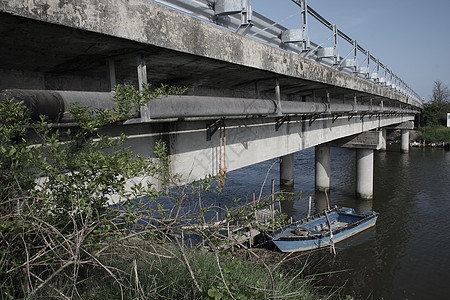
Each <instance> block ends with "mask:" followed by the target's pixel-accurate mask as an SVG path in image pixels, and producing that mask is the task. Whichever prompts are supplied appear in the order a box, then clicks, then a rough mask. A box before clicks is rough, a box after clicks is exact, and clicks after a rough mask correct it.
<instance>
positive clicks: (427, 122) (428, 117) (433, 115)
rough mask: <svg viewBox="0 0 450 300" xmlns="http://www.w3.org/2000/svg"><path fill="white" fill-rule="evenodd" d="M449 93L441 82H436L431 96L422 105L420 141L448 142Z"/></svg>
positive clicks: (449, 136)
mask: <svg viewBox="0 0 450 300" xmlns="http://www.w3.org/2000/svg"><path fill="white" fill-rule="evenodd" d="M449 100H450V91H449V89H448V87H447V86H445V85H444V84H443V83H442V82H441V81H439V80H436V81H435V82H434V86H433V96H432V97H431V98H430V100H429V101H428V102H427V103H424V105H423V110H422V115H421V122H420V125H421V128H420V129H419V131H420V133H421V136H420V138H421V139H422V140H426V141H431V142H450V128H447V127H446V126H447V113H450V102H449Z"/></svg>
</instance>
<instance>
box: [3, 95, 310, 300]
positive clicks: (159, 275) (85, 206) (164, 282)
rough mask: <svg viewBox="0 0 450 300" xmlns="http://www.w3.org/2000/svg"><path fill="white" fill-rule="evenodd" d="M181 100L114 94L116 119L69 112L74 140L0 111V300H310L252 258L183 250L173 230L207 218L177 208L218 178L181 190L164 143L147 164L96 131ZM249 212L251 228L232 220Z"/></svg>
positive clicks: (214, 241) (13, 106)
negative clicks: (154, 105) (151, 106)
mask: <svg viewBox="0 0 450 300" xmlns="http://www.w3.org/2000/svg"><path fill="white" fill-rule="evenodd" d="M181 92H182V90H180V89H176V88H169V87H166V86H162V87H160V88H158V89H156V90H152V89H150V86H145V88H144V90H143V91H136V90H135V89H134V88H133V87H130V86H118V87H117V89H116V94H115V102H116V106H115V108H114V109H92V108H88V107H80V106H77V105H75V106H73V107H71V108H70V110H69V113H70V114H71V115H72V117H73V118H74V119H75V120H76V121H77V123H78V125H79V126H78V127H77V128H75V129H56V128H55V127H54V126H52V124H50V123H48V122H47V120H46V119H45V118H44V117H42V118H41V120H40V121H39V122H37V123H35V124H32V123H30V118H29V116H30V113H29V111H28V110H27V108H26V107H25V106H24V105H23V103H21V102H18V101H15V100H14V99H6V100H4V101H0V244H1V248H0V295H1V298H2V299H18V298H27V299H34V298H53V297H58V298H65V299H67V298H69V299H91V298H93V299H110V298H120V299H124V298H126V299H129V298H139V299H147V298H149V299H152V298H171V299H174V298H175V299H178V298H183V297H184V298H185V299H205V298H211V299H245V298H248V299H251V298H258V299H259V298H271V297H280V298H288V297H292V298H295V299H299V298H300V299H301V298H308V299H310V297H311V292H310V289H309V288H308V287H307V285H306V284H307V282H305V281H302V280H298V279H296V278H295V277H286V274H283V273H282V272H281V271H280V270H279V266H278V264H277V265H276V266H275V267H269V266H267V265H266V264H265V263H264V262H263V261H262V260H261V259H259V258H258V256H257V255H255V254H254V252H251V251H250V250H248V251H249V253H250V254H251V255H250V256H251V257H252V259H251V261H250V262H248V263H247V262H242V261H240V260H236V259H234V258H233V257H231V256H229V255H227V254H226V253H227V251H224V252H218V250H217V249H214V248H210V249H209V250H213V252H207V251H205V250H206V248H202V250H200V249H191V248H187V247H185V246H184V239H183V238H182V236H181V237H180V233H182V232H183V231H182V230H181V226H182V225H186V224H192V220H198V221H199V223H203V222H204V216H205V214H206V212H207V210H208V209H209V207H207V208H204V209H202V210H201V211H200V213H199V212H192V211H186V210H185V209H184V207H186V205H185V203H188V202H193V201H195V202H199V199H200V198H201V197H200V195H201V193H202V192H204V191H212V190H220V188H221V186H220V184H218V182H217V178H216V177H208V178H206V179H205V180H202V181H198V182H195V183H193V184H191V185H187V186H185V185H181V184H180V182H181V180H180V177H179V176H178V175H177V174H172V173H171V172H170V168H169V166H170V161H169V158H168V156H167V153H166V152H167V151H166V146H165V144H164V143H162V142H158V143H157V145H156V147H155V149H154V154H155V157H154V158H144V157H140V156H139V155H136V154H134V153H132V152H131V151H129V150H128V149H127V148H126V144H125V143H126V136H124V135H120V136H111V135H108V134H106V133H104V132H105V131H104V130H102V129H104V128H105V127H106V126H108V125H110V124H111V123H116V122H122V121H124V120H126V119H128V118H130V117H132V116H134V115H135V113H136V112H137V110H138V109H139V107H140V106H141V105H142V104H144V103H146V102H147V101H151V99H153V98H155V97H158V96H160V95H168V94H174V93H175V94H177V93H181ZM136 178H139V179H140V180H139V181H136V180H135V181H130V179H136ZM131 182H135V183H134V184H133V185H131V187H130V186H129V184H130V183H131ZM155 182H159V183H160V185H161V186H162V188H161V189H159V190H157V189H156V188H155V185H154V184H155ZM162 198H164V199H165V201H166V202H167V203H169V204H170V206H167V207H164V205H162V204H161V201H160V200H161V199H162ZM111 201H114V202H115V204H114V205H113V206H108V204H110V202H111ZM246 212H248V214H249V219H250V216H252V215H253V210H252V209H249V210H242V209H241V210H239V211H238V213H239V214H240V218H241V217H242V214H244V213H246ZM227 215H228V217H229V220H230V221H233V217H234V216H233V214H231V211H229V213H228V214H227ZM189 222H190V223H189ZM269 226H270V225H269ZM192 231H194V232H195V233H196V234H197V235H200V236H202V237H203V239H204V240H205V241H206V242H207V245H210V246H211V245H225V246H226V243H229V242H230V238H229V237H224V236H222V235H220V234H219V230H207V229H204V227H202V226H196V227H195V226H194V227H193V228H192ZM224 248H227V247H224ZM294 275H295V276H298V275H299V274H294ZM99 278H101V281H99V280H98V279H99Z"/></svg>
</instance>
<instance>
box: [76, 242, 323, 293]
mask: <svg viewBox="0 0 450 300" xmlns="http://www.w3.org/2000/svg"><path fill="white" fill-rule="evenodd" d="M161 247H164V248H165V249H164V254H162V253H163V252H161V249H162V248H161V249H159V250H158V252H159V255H157V256H156V255H154V254H153V253H155V252H154V251H153V250H152V249H145V248H140V249H139V248H133V249H132V248H128V249H127V250H124V249H123V248H122V249H119V248H118V249H116V251H118V252H116V253H115V254H112V255H111V256H110V257H109V262H110V263H111V264H112V266H114V267H115V268H118V269H123V270H124V274H125V272H126V273H128V274H132V275H131V276H130V277H129V278H128V279H127V280H126V282H127V284H126V285H122V286H120V285H119V284H118V283H117V282H116V281H115V280H114V279H113V278H111V277H110V276H106V277H105V278H106V279H105V280H104V281H99V280H97V278H99V277H102V276H101V274H98V273H97V274H94V275H93V276H92V277H91V278H89V279H88V280H87V281H86V282H85V283H84V284H83V286H84V287H83V288H82V289H81V290H84V292H83V294H82V295H80V296H81V297H82V298H89V299H123V298H124V299H318V298H319V297H318V296H317V295H316V294H315V293H314V291H313V288H312V287H311V285H310V281H308V280H306V279H299V278H297V276H295V275H299V274H295V273H292V271H290V273H286V272H283V271H281V270H278V269H277V270H274V268H271V269H270V270H268V269H267V266H266V267H265V266H263V265H262V264H261V263H260V262H258V259H252V260H243V259H242V258H237V257H234V256H233V255H232V254H231V252H227V253H217V252H216V253H214V252H207V251H202V250H199V249H197V250H194V249H185V248H178V247H174V246H167V245H164V246H161ZM166 247H167V248H166ZM152 251H153V252H152ZM184 257H185V258H186V259H184ZM186 261H188V265H189V266H190V268H191V269H192V271H193V274H194V277H195V279H193V277H192V275H191V274H190V272H189V270H188V269H187V267H186ZM194 280H195V281H196V282H197V283H198V286H197V285H196V284H195V282H194ZM121 282H122V283H123V282H125V281H124V280H122V281H121ZM122 297H123V298H122Z"/></svg>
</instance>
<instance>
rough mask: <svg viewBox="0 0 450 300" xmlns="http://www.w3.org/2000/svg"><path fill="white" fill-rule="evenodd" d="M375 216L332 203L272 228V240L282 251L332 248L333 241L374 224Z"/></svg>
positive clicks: (338, 240)
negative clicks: (310, 214)
mask: <svg viewBox="0 0 450 300" xmlns="http://www.w3.org/2000/svg"><path fill="white" fill-rule="evenodd" d="M377 218H378V213H376V212H374V211H367V212H364V213H361V214H357V213H356V212H355V210H354V209H353V208H347V207H341V208H337V207H335V208H333V209H330V210H327V211H324V212H323V213H320V214H317V215H314V216H312V217H309V218H305V219H301V220H299V221H296V222H294V223H292V224H291V225H288V226H287V227H285V228H282V229H280V230H278V231H275V232H274V233H273V234H272V241H273V243H274V244H275V245H276V246H277V247H278V249H280V250H281V251H282V252H296V251H305V250H312V249H317V248H322V247H326V246H333V249H334V244H335V243H338V242H340V241H342V240H344V239H346V238H349V237H351V236H353V235H355V234H357V233H359V232H362V231H364V230H366V229H368V228H370V227H372V226H374V225H375V222H376V221H377ZM330 227H331V230H330Z"/></svg>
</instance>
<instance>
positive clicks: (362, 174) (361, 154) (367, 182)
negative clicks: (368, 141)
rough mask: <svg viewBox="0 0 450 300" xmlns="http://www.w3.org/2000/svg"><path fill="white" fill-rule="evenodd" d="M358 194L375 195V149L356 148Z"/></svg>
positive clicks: (358, 195)
mask: <svg viewBox="0 0 450 300" xmlns="http://www.w3.org/2000/svg"><path fill="white" fill-rule="evenodd" d="M356 196H357V197H358V198H363V199H372V197H373V150H371V149H356Z"/></svg>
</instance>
